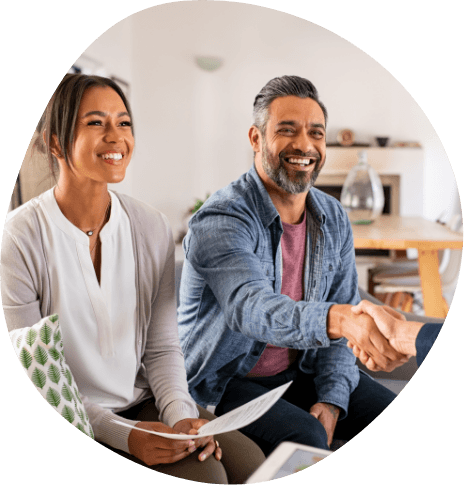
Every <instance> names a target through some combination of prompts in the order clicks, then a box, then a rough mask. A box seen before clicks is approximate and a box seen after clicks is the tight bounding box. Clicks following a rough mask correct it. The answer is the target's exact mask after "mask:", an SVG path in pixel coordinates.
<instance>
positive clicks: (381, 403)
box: [215, 366, 396, 456]
mask: <svg viewBox="0 0 464 485" xmlns="http://www.w3.org/2000/svg"><path fill="white" fill-rule="evenodd" d="M291 380H293V384H292V385H291V386H290V387H289V389H288V390H287V391H286V393H285V394H284V395H283V396H282V398H281V399H279V400H278V401H277V403H276V404H274V406H273V407H272V408H271V409H270V410H269V411H268V412H267V413H266V414H265V415H264V416H262V417H261V418H260V419H258V420H257V421H255V422H254V423H251V424H250V425H248V426H246V427H245V428H242V429H241V430H240V431H241V432H242V433H243V434H245V435H246V436H248V437H249V438H251V439H252V440H253V441H254V442H255V443H256V444H258V445H259V446H260V448H261V449H262V450H263V452H264V454H265V455H266V456H268V455H269V454H270V453H271V452H272V450H273V449H274V448H275V447H276V446H277V445H278V444H280V443H281V442H283V441H293V442H295V443H300V444H304V445H309V446H314V447H316V448H322V449H328V445H327V433H326V431H325V429H324V427H323V426H322V424H321V423H320V422H319V421H318V420H317V419H316V418H314V417H313V416H311V415H310V414H309V410H310V408H311V406H312V405H313V404H315V403H316V402H317V397H316V391H315V388H314V382H313V378H312V376H310V375H308V374H305V373H304V372H301V371H300V370H299V369H298V368H296V366H294V367H292V368H290V369H288V370H287V371H284V372H281V373H280V374H278V375H276V376H272V377H252V378H251V377H250V378H247V377H244V378H234V379H232V380H231V381H230V382H229V384H228V385H227V387H226V391H225V393H224V395H223V397H222V399H221V401H220V403H219V404H218V406H217V407H216V410H215V414H216V415H217V416H221V415H222V414H225V413H227V412H229V411H231V410H232V409H235V408H237V407H238V406H241V405H242V404H245V403H246V402H248V401H251V400H252V399H255V398H257V397H259V396H261V395H262V394H264V393H266V392H268V391H269V390H271V389H275V388H276V387H278V386H280V385H282V384H285V383H286V382H289V381H291ZM395 397H396V394H394V393H393V392H391V391H390V390H389V389H387V388H386V387H384V386H382V385H380V384H379V383H377V382H376V381H374V380H373V379H372V378H370V377H369V376H367V375H366V374H364V373H362V372H360V380H359V384H358V386H357V388H356V389H355V390H354V391H353V392H352V394H351V397H350V403H349V408H348V414H347V416H346V417H345V418H344V419H341V420H339V421H338V423H337V425H336V427H335V432H334V440H346V441H347V440H350V439H351V438H353V437H354V436H355V435H357V434H358V433H359V432H360V431H362V430H363V429H364V428H365V427H366V426H367V425H368V424H369V423H371V422H372V421H373V420H374V419H375V418H376V417H377V416H378V415H379V414H380V413H381V412H382V411H383V410H384V409H385V408H386V407H387V406H388V405H389V404H390V403H391V402H392V401H393V399H394V398H395Z"/></svg>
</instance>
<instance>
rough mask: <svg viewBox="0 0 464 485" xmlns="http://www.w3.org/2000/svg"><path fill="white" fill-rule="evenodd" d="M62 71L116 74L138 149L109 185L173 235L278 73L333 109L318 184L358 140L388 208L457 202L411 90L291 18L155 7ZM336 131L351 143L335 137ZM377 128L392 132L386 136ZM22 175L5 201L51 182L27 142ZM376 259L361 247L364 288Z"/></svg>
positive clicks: (227, 170) (333, 179) (217, 176)
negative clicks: (152, 210)
mask: <svg viewBox="0 0 464 485" xmlns="http://www.w3.org/2000/svg"><path fill="white" fill-rule="evenodd" d="M411 62H414V59H411ZM69 72H84V73H87V74H99V75H103V76H109V77H113V78H114V79H115V80H116V81H117V82H119V83H120V85H121V87H123V89H124V90H125V91H126V93H127V94H128V97H129V99H130V102H131V105H132V109H133V114H134V124H135V135H136V149H135V154H134V157H133V160H132V162H131V165H130V167H129V169H128V172H127V176H126V179H125V180H124V182H122V183H121V184H118V185H117V186H114V187H112V188H114V189H115V190H118V191H121V192H125V193H127V194H129V195H131V196H134V197H136V198H138V199H140V200H143V201H144V202H146V203H148V204H150V205H152V206H154V207H156V208H157V209H159V210H160V211H162V212H163V213H165V214H166V215H167V217H168V218H169V221H170V223H171V226H172V229H173V233H174V237H175V238H176V239H177V240H178V241H180V240H181V238H182V235H183V234H184V233H185V230H186V221H187V219H188V216H189V212H190V210H191V208H192V207H193V206H194V205H195V203H196V202H197V200H198V199H200V200H204V198H205V197H206V196H207V195H208V194H211V193H212V192H214V191H215V190H217V189H219V188H220V187H223V186H224V185H227V184H228V183H230V182H231V181H233V180H235V179H236V178H237V177H239V176H240V175H241V174H242V173H244V172H245V171H247V170H248V169H249V168H250V166H251V164H252V161H253V153H252V151H251V148H250V145H249V142H248V137H247V133H248V129H249V127H250V124H251V112H252V104H253V100H254V97H255V95H256V94H257V93H258V92H259V91H260V89H261V88H262V87H263V86H264V85H265V84H266V83H267V81H269V80H270V79H271V78H273V77H276V76H281V75H284V74H288V75H299V76H302V77H306V78H308V79H310V80H311V81H312V82H313V83H314V84H315V85H316V87H317V88H318V90H319V94H320V97H321V100H322V101H323V102H324V104H325V105H326V107H327V109H328V112H329V118H328V132H327V143H328V145H329V147H328V153H327V163H326V166H325V168H324V170H323V173H322V174H321V176H320V179H319V181H318V182H319V184H323V185H326V186H330V187H332V189H333V188H336V187H337V186H338V187H339V188H340V187H341V185H342V184H343V180H344V178H345V177H346V174H347V173H348V172H349V171H350V170H351V168H353V166H354V165H355V164H356V162H357V157H358V154H359V150H360V149H363V150H365V151H366V152H367V157H368V162H369V163H370V164H371V165H372V166H373V167H374V168H375V170H376V171H377V173H378V174H379V175H380V177H381V178H382V181H383V182H384V184H385V185H386V186H388V187H389V194H390V198H391V200H389V202H388V204H389V207H390V209H389V210H391V211H392V213H396V214H401V215H403V216H422V217H423V218H425V219H428V220H431V221H435V220H437V219H440V220H443V221H445V220H449V218H450V217H451V216H452V215H453V214H455V213H456V211H457V210H459V199H458V194H457V188H456V181H455V178H454V174H453V171H452V169H451V166H450V164H449V162H448V159H447V156H446V153H445V151H444V149H443V146H442V144H441V142H440V140H439V139H438V137H437V135H436V133H435V131H434V129H433V127H432V126H431V124H430V123H429V121H428V119H427V117H426V116H425V115H424V113H423V112H422V110H421V109H420V107H419V106H418V105H417V104H416V102H415V101H414V99H413V98H412V97H411V96H410V95H409V94H408V92H407V91H406V90H405V89H404V88H403V87H402V86H401V84H400V83H399V82H397V81H396V79H395V78H393V77H392V76H391V75H390V74H389V72H388V71H386V70H385V69H384V68H383V67H382V66H380V65H379V64H378V63H377V62H376V61H375V60H373V59H372V58H370V57H369V56H368V55H366V54H365V53H364V52H363V51H361V50H360V49H358V48H357V47H355V46H353V45H352V44H350V43H349V42H347V41H345V40H344V39H343V38H341V37H339V36H337V35H335V34H333V33H332V32H330V31H328V30H325V29H323V28H321V27H319V26H317V25H315V24H312V23H310V22H308V21H306V20H303V19H300V18H298V17H294V16H291V15H287V14H284V13H281V12H277V11H274V10H270V9H265V8H261V7H256V6H251V5H245V4H238V3H229V2H214V1H207V2H206V1H197V2H180V3H173V4H167V5H161V6H157V7H153V8H149V9H146V10H143V11H141V12H139V13H137V14H134V15H132V16H130V17H128V18H126V19H124V20H123V21H121V22H119V23H118V24H116V25H114V26H113V27H112V28H111V29H109V30H108V31H106V32H105V33H104V34H103V35H101V36H100V37H99V38H98V39H97V40H96V41H95V42H94V43H93V44H92V45H90V46H89V47H88V49H86V51H85V52H83V53H82V55H81V56H80V57H79V58H78V59H76V61H75V62H74V64H73V65H72V66H70V68H69ZM343 129H349V130H351V132H352V133H353V135H354V143H353V145H352V146H349V147H340V146H339V145H338V141H337V135H338V134H339V132H340V131H341V130H343ZM377 137H388V142H387V146H386V147H379V146H378V143H377V141H376V138H377ZM32 142H33V140H32ZM32 142H31V146H32ZM18 180H19V184H18V187H17V189H18V190H16V191H15V194H14V196H13V199H12V206H11V207H12V208H14V207H15V206H17V205H18V204H20V203H24V202H25V201H27V200H29V199H30V198H31V197H33V196H35V195H38V194H39V193H41V192H43V191H44V190H46V189H47V188H49V187H50V186H52V185H53V184H54V181H53V180H50V177H49V175H48V167H47V166H46V163H44V161H43V160H42V159H41V157H40V154H39V153H38V152H37V151H34V150H31V147H29V150H28V152H27V154H26V156H25V159H24V163H23V167H22V169H21V172H20V176H19V179H18ZM373 257H374V259H372V257H371V259H366V258H367V256H365V255H364V256H361V255H359V257H358V264H359V274H360V282H361V285H362V286H363V287H365V288H367V286H368V275H367V271H368V269H369V268H371V266H372V261H374V260H375V261H377V259H375V258H377V256H373ZM382 257H385V258H387V259H389V260H391V258H392V255H391V254H387V255H385V254H383V255H381V256H379V258H382ZM393 257H394V255H393ZM408 257H409V258H412V259H414V257H415V255H414V254H413V253H412V254H409V256H408ZM453 294H454V289H451V290H449V293H448V295H446V297H447V299H449V301H451V298H452V296H453Z"/></svg>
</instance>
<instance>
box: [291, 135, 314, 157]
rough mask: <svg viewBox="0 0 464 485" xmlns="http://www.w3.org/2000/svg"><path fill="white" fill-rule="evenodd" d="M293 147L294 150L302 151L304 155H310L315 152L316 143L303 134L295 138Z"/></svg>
mask: <svg viewBox="0 0 464 485" xmlns="http://www.w3.org/2000/svg"><path fill="white" fill-rule="evenodd" d="M292 147H293V149H294V150H300V151H301V152H303V153H308V152H311V151H313V150H314V143H313V140H312V138H311V137H310V136H309V135H308V134H307V133H304V132H301V133H299V134H298V136H296V137H295V138H293V141H292Z"/></svg>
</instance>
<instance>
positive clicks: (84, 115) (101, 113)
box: [82, 111, 129, 118]
mask: <svg viewBox="0 0 464 485" xmlns="http://www.w3.org/2000/svg"><path fill="white" fill-rule="evenodd" d="M93 115H97V116H102V117H104V116H107V115H108V113H106V112H105V111H89V112H87V113H85V114H83V115H82V118H87V116H93ZM122 116H129V113H128V112H127V111H121V112H120V113H118V118H120V117H122Z"/></svg>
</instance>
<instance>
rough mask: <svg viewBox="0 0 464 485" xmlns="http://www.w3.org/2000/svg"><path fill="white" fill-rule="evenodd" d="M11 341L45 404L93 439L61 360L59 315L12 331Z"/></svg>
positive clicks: (79, 401)
mask: <svg viewBox="0 0 464 485" xmlns="http://www.w3.org/2000/svg"><path fill="white" fill-rule="evenodd" d="M10 339H11V342H12V344H13V346H14V348H15V351H16V354H17V356H18V358H19V360H20V362H21V364H22V366H23V368H24V370H25V371H26V373H27V375H28V376H29V378H30V379H31V381H32V382H33V384H34V385H35V387H36V388H37V390H38V391H39V392H40V393H41V394H42V396H43V397H44V398H45V399H46V400H47V402H48V403H49V404H50V405H51V406H53V407H54V408H55V409H56V411H57V412H59V413H60V414H61V416H63V417H64V418H65V419H66V420H67V421H69V422H70V423H71V424H73V425H74V426H76V428H78V429H79V430H80V431H82V432H83V433H85V434H87V435H88V436H90V437H91V438H94V434H93V430H92V426H91V425H90V422H89V417H88V415H87V412H86V410H85V408H84V405H83V404H82V401H81V398H80V394H79V391H78V389H77V385H76V382H75V380H74V377H73V375H72V373H71V370H70V368H69V366H68V365H67V364H66V361H65V358H64V354H63V341H62V338H61V331H60V325H59V321H58V315H51V316H48V317H45V318H42V320H40V322H38V323H36V324H35V325H33V326H32V327H25V328H19V329H17V330H12V331H11V332H10Z"/></svg>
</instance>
